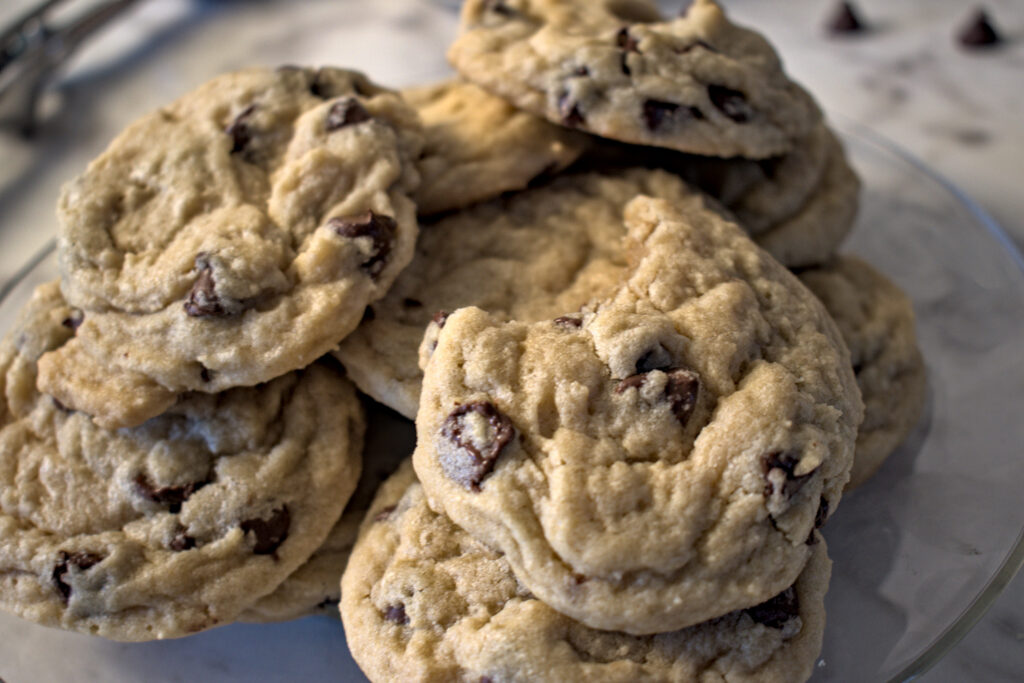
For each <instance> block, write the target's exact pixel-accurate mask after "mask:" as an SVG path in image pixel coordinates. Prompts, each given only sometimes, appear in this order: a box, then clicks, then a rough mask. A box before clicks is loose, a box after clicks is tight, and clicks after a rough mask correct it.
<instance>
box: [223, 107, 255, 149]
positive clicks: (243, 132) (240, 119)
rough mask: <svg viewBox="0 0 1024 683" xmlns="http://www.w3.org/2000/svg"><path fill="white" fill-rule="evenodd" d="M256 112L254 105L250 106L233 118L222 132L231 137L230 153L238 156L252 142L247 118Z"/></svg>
mask: <svg viewBox="0 0 1024 683" xmlns="http://www.w3.org/2000/svg"><path fill="white" fill-rule="evenodd" d="M254 111H256V105H255V104H250V105H249V106H248V107H246V108H245V109H243V110H242V111H240V112H239V113H238V115H237V116H236V117H235V120H234V121H232V122H231V125H229V126H228V127H227V128H226V129H225V130H224V132H225V133H227V134H228V135H230V136H231V153H232V154H238V153H239V152H244V151H246V148H248V147H249V143H250V142H252V130H251V129H250V128H249V117H250V116H252V113H253V112H254Z"/></svg>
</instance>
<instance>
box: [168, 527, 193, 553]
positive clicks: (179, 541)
mask: <svg viewBox="0 0 1024 683" xmlns="http://www.w3.org/2000/svg"><path fill="white" fill-rule="evenodd" d="M167 547H168V548H170V549H171V550H173V551H174V552H176V553H180V552H184V551H186V550H191V549H192V548H195V547H196V539H194V538H193V537H191V536H189V535H188V530H187V529H186V528H185V527H183V526H179V527H178V528H177V530H175V532H174V536H173V537H172V538H171V541H170V543H168V544H167Z"/></svg>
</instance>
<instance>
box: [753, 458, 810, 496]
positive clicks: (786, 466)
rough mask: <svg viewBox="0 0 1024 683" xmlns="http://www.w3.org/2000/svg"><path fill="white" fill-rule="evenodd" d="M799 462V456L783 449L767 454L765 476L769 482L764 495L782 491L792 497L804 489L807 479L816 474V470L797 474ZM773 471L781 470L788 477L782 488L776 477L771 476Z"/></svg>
mask: <svg viewBox="0 0 1024 683" xmlns="http://www.w3.org/2000/svg"><path fill="white" fill-rule="evenodd" d="M799 463H800V461H799V460H798V459H797V458H795V457H794V456H792V455H790V454H789V453H783V452H781V451H776V452H774V453H769V454H768V455H766V456H765V458H764V476H765V480H766V482H767V483H766V484H765V486H764V495H765V496H772V495H774V494H776V493H781V494H782V495H783V496H785V497H786V498H790V497H792V496H793V495H795V494H796V493H797V492H798V491H799V490H800V489H802V488H803V486H804V484H806V483H807V480H808V479H809V478H810V477H811V475H813V474H814V470H812V471H810V472H807V473H806V474H801V475H799V476H798V475H795V474H793V472H794V470H796V466H797V465H798V464H799ZM773 471H781V472H782V473H783V474H785V477H786V479H785V481H784V482H783V483H782V489H781V490H779V489H778V488H777V486H778V484H777V483H776V482H775V481H774V480H773V479H774V478H773V477H771V476H769V475H771V473H772V472H773Z"/></svg>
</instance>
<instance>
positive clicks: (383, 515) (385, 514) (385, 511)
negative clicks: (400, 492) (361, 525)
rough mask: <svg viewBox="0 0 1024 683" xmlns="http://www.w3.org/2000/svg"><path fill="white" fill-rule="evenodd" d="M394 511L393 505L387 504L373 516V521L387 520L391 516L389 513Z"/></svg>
mask: <svg viewBox="0 0 1024 683" xmlns="http://www.w3.org/2000/svg"><path fill="white" fill-rule="evenodd" d="M394 511H395V506H394V505H388V506H387V507H385V508H381V511H380V512H378V513H377V514H376V515H374V516H373V521H375V522H383V521H385V520H387V519H388V518H390V517H391V513H393V512H394Z"/></svg>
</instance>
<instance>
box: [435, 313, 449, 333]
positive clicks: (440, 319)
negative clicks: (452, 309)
mask: <svg viewBox="0 0 1024 683" xmlns="http://www.w3.org/2000/svg"><path fill="white" fill-rule="evenodd" d="M449 315H451V314H450V313H449V312H448V311H438V312H437V313H435V314H434V317H433V318H431V319H430V320H431V322H433V323H435V324H436V325H437V326H438V328H440V329H444V324H445V323H446V322H448V316H449Z"/></svg>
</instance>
